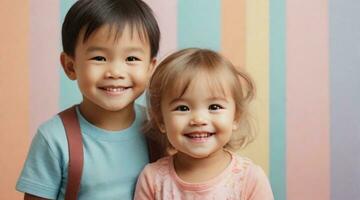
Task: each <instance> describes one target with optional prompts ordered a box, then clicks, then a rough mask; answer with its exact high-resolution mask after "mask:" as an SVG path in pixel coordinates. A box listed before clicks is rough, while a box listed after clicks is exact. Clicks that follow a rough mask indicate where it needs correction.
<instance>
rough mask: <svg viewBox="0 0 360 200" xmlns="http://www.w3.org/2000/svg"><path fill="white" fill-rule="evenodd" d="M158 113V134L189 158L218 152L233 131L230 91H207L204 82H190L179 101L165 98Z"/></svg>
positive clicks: (208, 87) (207, 88) (169, 96)
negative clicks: (162, 134)
mask: <svg viewBox="0 0 360 200" xmlns="http://www.w3.org/2000/svg"><path fill="white" fill-rule="evenodd" d="M161 111H162V117H163V123H162V124H160V129H161V131H162V132H164V133H166V134H167V137H168V140H169V142H170V143H171V145H172V146H173V147H174V148H175V149H176V150H177V151H178V152H179V153H184V154H187V155H189V156H191V157H193V158H204V157H207V156H209V155H211V154H213V153H216V152H217V151H219V150H221V151H222V149H223V147H224V146H225V145H226V144H227V143H228V142H229V140H230V138H231V135H232V132H233V130H234V129H236V128H237V123H236V119H235V102H234V99H233V96H232V94H231V92H230V89H229V88H224V91H221V90H220V89H219V91H217V90H216V89H215V90H214V89H211V88H210V86H209V84H208V82H207V81H206V79H205V78H199V79H196V80H193V81H192V82H191V83H190V84H189V87H188V88H187V89H186V91H185V93H184V94H183V95H182V96H181V97H178V96H175V95H173V96H171V95H165V97H163V99H162V101H161Z"/></svg>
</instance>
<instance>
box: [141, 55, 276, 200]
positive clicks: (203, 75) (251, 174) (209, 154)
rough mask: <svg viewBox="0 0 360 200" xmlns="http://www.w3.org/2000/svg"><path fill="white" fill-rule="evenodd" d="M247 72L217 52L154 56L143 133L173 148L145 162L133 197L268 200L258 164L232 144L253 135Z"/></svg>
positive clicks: (251, 90) (242, 143)
mask: <svg viewBox="0 0 360 200" xmlns="http://www.w3.org/2000/svg"><path fill="white" fill-rule="evenodd" d="M253 96H254V86H253V83H252V81H251V79H250V78H249V77H248V76H247V75H246V74H245V73H243V72H239V71H237V70H236V69H235V67H234V66H233V65H232V64H231V63H230V62H229V61H228V60H226V59H225V58H224V57H222V56H221V55H219V54H218V53H216V52H213V51H211V50H206V49H196V48H190V49H185V50H181V51H179V52H176V53H174V54H172V55H170V56H169V57H167V58H166V59H165V60H164V61H162V62H161V63H160V64H159V66H158V67H157V69H156V70H155V72H154V74H153V76H152V78H151V81H150V86H149V99H148V106H149V116H150V126H151V129H152V130H153V131H152V134H151V137H153V138H155V139H156V138H157V139H160V140H164V138H165V139H166V138H167V141H168V147H170V148H172V149H174V150H175V151H173V152H175V153H173V155H172V156H168V157H165V158H162V159H160V160H158V161H157V162H155V163H152V164H149V165H147V166H146V167H145V168H144V170H143V171H142V173H141V175H140V177H139V179H138V183H137V186H136V192H135V199H136V200H145V199H146V200H147V199H159V200H160V199H164V200H171V199H177V200H180V199H199V200H200V199H201V200H204V199H216V200H221V199H239V200H243V199H244V200H245V199H252V200H255V199H256V200H268V199H274V198H273V194H272V191H271V188H270V184H269V181H268V179H267V177H266V175H265V173H264V172H263V170H262V169H261V168H260V167H259V166H257V165H255V164H254V163H252V162H251V161H250V160H249V159H247V158H243V157H240V156H238V155H236V154H235V153H233V152H232V151H233V150H235V149H238V148H240V147H243V146H245V145H246V144H247V143H248V142H249V141H251V140H252V138H253V137H254V134H252V133H251V132H247V131H245V130H243V128H245V129H247V130H250V129H249V128H250V126H249V123H248V122H249V120H248V114H247V108H248V104H249V102H250V100H251V99H252V97H253Z"/></svg>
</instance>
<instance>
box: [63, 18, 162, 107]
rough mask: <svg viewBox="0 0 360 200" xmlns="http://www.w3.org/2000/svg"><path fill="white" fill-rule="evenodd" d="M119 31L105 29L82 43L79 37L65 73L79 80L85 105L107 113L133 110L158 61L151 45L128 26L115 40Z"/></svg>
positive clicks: (101, 29)
mask: <svg viewBox="0 0 360 200" xmlns="http://www.w3.org/2000/svg"><path fill="white" fill-rule="evenodd" d="M115 31H116V28H112V29H111V27H110V26H107V25H106V26H102V27H100V28H99V29H98V30H96V31H95V32H94V33H92V35H90V37H89V38H88V40H87V41H86V42H84V43H83V34H84V31H83V32H82V33H81V34H80V37H79V39H78V42H77V45H76V48H75V57H74V58H71V57H69V56H67V55H64V56H65V57H66V59H65V60H67V61H68V62H63V61H62V63H63V66H64V65H65V66H64V69H65V72H66V73H67V75H68V77H69V78H70V79H72V80H77V82H78V85H79V88H80V91H81V93H82V95H83V104H84V106H85V105H86V106H98V107H101V108H103V109H105V110H108V111H118V110H122V109H125V108H130V107H129V106H131V107H132V106H133V103H134V101H135V99H136V98H138V97H139V96H140V95H141V94H142V92H143V91H144V89H145V86H146V84H147V81H148V79H149V77H150V75H151V72H152V68H153V66H154V64H155V59H152V58H150V46H149V44H148V42H146V41H142V40H141V39H140V38H139V36H138V33H137V31H136V30H135V29H134V30H133V34H131V29H130V28H129V27H128V26H126V27H125V28H124V31H123V32H122V34H121V36H120V37H118V38H116V39H115V36H116V32H115Z"/></svg>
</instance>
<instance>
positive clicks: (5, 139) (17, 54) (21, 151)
mask: <svg viewBox="0 0 360 200" xmlns="http://www.w3.org/2000/svg"><path fill="white" fill-rule="evenodd" d="M0 24H1V25H2V28H1V31H0V44H1V48H0V56H1V59H0V66H1V67H0V74H1V79H0V105H1V112H0V130H1V134H0V159H1V161H0V163H1V164H0V171H1V178H0V199H21V196H22V194H20V193H17V192H15V190H14V187H15V184H16V180H17V178H18V176H19V174H20V170H21V168H22V165H23V163H24V159H25V156H26V153H27V150H28V146H29V118H28V113H29V105H28V101H29V92H28V90H29V88H28V87H29V86H28V83H29V77H28V76H29V69H28V66H29V56H28V55H29V53H28V48H29V46H28V45H29V38H28V35H29V3H28V1H23V0H5V1H4V0H3V1H2V2H1V6H0Z"/></svg>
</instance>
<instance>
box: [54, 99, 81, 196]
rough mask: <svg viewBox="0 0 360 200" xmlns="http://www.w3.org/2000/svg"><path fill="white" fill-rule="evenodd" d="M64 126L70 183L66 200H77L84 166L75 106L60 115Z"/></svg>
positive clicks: (68, 183)
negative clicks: (67, 148)
mask: <svg viewBox="0 0 360 200" xmlns="http://www.w3.org/2000/svg"><path fill="white" fill-rule="evenodd" d="M59 116H60V118H61V120H62V122H63V124H64V128H65V132H66V138H67V141H68V147H69V165H68V182H67V187H66V192H65V200H76V199H77V195H78V193H79V190H80V181H81V175H82V170H83V164H84V154H83V142H82V136H81V130H80V124H79V120H78V118H77V115H76V110H75V106H73V107H71V108H68V109H67V110H64V111H62V112H60V113H59Z"/></svg>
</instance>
